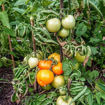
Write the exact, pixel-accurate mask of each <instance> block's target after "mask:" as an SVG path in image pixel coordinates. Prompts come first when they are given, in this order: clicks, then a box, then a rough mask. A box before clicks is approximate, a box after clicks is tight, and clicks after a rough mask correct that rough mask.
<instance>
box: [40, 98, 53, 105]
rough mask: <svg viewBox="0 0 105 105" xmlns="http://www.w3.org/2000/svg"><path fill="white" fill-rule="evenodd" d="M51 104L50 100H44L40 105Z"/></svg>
mask: <svg viewBox="0 0 105 105" xmlns="http://www.w3.org/2000/svg"><path fill="white" fill-rule="evenodd" d="M51 103H52V99H46V100H45V101H43V102H42V104H41V105H50V104H51Z"/></svg>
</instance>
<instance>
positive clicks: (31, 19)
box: [30, 17, 36, 52]
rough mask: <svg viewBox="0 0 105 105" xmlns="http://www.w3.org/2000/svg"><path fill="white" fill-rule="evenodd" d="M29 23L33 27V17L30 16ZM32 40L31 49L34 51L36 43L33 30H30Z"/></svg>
mask: <svg viewBox="0 0 105 105" xmlns="http://www.w3.org/2000/svg"><path fill="white" fill-rule="evenodd" d="M30 23H31V26H32V27H33V26H34V19H33V17H31V18H30ZM32 42H33V50H34V52H36V44H35V39H34V33H33V31H32Z"/></svg>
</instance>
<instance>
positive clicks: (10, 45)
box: [8, 35, 15, 68]
mask: <svg viewBox="0 0 105 105" xmlns="http://www.w3.org/2000/svg"><path fill="white" fill-rule="evenodd" d="M8 40H9V48H10V51H11V52H12V44H11V38H10V36H9V35H8ZM11 58H12V63H13V68H15V61H14V56H13V55H12V54H11Z"/></svg>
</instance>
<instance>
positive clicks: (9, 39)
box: [2, 4, 15, 68]
mask: <svg viewBox="0 0 105 105" xmlns="http://www.w3.org/2000/svg"><path fill="white" fill-rule="evenodd" d="M2 11H5V7H4V4H2ZM8 41H9V48H10V51H11V52H13V50H12V44H11V37H10V35H8ZM11 59H12V64H13V68H15V60H14V56H13V55H12V54H11Z"/></svg>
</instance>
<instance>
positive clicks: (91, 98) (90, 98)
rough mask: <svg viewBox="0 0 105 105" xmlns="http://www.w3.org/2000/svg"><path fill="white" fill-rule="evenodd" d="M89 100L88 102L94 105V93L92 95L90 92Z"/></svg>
mask: <svg viewBox="0 0 105 105" xmlns="http://www.w3.org/2000/svg"><path fill="white" fill-rule="evenodd" d="M87 101H88V104H89V105H93V95H92V93H90V94H89V95H88V96H87Z"/></svg>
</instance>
